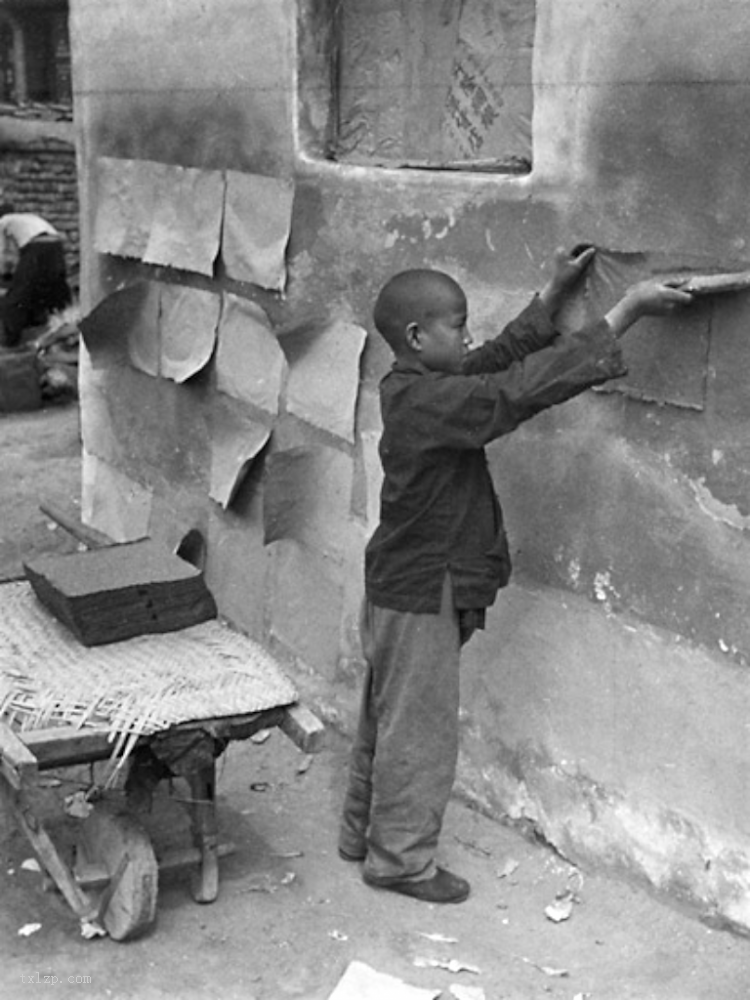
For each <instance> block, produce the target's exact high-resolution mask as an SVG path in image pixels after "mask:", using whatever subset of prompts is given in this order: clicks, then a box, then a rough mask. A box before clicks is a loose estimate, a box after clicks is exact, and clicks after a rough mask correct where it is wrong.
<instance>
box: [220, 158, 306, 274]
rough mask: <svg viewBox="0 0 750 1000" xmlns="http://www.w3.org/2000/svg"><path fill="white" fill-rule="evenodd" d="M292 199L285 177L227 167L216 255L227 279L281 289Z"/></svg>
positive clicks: (292, 185)
mask: <svg viewBox="0 0 750 1000" xmlns="http://www.w3.org/2000/svg"><path fill="white" fill-rule="evenodd" d="M293 201H294V184H293V182H292V181H290V180H285V179H283V178H278V177H263V176H261V175H260V174H243V173H239V172H238V171H236V170H228V171H227V192H226V204H225V209H224V227H223V231H222V237H221V253H222V257H223V259H224V264H225V266H226V269H227V274H228V275H229V277H230V278H234V279H236V280H237V281H248V282H251V283H252V284H254V285H260V286H261V288H270V289H272V290H275V291H283V290H284V285H285V284H286V260H285V257H286V245H287V242H288V240H289V231H290V228H291V224H292V203H293Z"/></svg>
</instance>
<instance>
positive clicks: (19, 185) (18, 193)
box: [0, 139, 80, 286]
mask: <svg viewBox="0 0 750 1000" xmlns="http://www.w3.org/2000/svg"><path fill="white" fill-rule="evenodd" d="M0 200H2V201H10V202H12V203H13V204H14V205H15V207H16V208H17V209H18V211H20V212H36V213H37V214H38V215H41V216H43V217H44V218H45V219H47V221H48V222H50V223H52V225H53V226H55V228H56V229H58V230H59V231H60V232H61V233H62V234H63V235H64V236H65V250H66V257H67V261H68V269H69V272H70V274H71V278H72V283H73V284H75V285H76V286H77V284H78V281H77V278H78V266H79V252H80V236H79V226H78V180H77V171H76V153H75V147H74V146H73V145H71V144H70V143H67V142H63V141H61V140H59V139H39V140H36V141H34V142H30V143H27V144H24V145H18V146H13V147H10V148H3V149H0Z"/></svg>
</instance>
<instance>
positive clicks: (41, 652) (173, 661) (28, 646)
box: [0, 582, 297, 750]
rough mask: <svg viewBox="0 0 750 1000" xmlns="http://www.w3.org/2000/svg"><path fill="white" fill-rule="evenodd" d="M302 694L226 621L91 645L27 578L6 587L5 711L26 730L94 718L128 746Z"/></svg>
mask: <svg viewBox="0 0 750 1000" xmlns="http://www.w3.org/2000/svg"><path fill="white" fill-rule="evenodd" d="M296 700H297V692H296V691H295V689H294V686H293V685H292V683H291V682H290V681H289V679H288V678H287V677H286V676H285V675H284V674H283V673H282V672H281V670H280V668H279V666H278V665H277V664H276V662H275V660H274V659H273V657H272V656H271V655H270V654H269V653H268V652H267V651H266V650H265V649H263V647H262V646H260V645H259V644H258V643H256V642H254V641H253V640H252V639H249V638H248V637H247V636H243V635H241V634H240V633H238V632H234V631H233V630H231V629H230V628H229V627H227V626H226V625H222V624H221V623H219V622H217V621H210V622H204V623H203V624H201V625H194V626H192V627H191V628H186V629H182V630H181V631H179V632H169V633H165V634H161V635H145V636H138V637H136V638H134V639H128V640H127V641H125V642H117V643H112V644H111V645H107V646H96V647H91V648H87V647H85V646H82V645H80V643H79V642H78V641H77V640H76V639H75V637H74V636H73V635H72V634H71V633H70V632H69V631H68V630H67V628H66V627H65V626H64V625H62V624H61V623H60V622H58V621H57V620H56V619H55V618H53V617H52V616H51V615H50V614H49V612H48V611H46V609H45V608H44V607H43V606H42V605H41V604H40V603H39V601H38V600H37V598H36V597H35V595H34V593H33V591H32V589H31V587H30V586H29V585H28V584H27V583H26V582H21V583H8V584H3V585H1V586H0V718H2V719H4V720H5V721H6V722H9V723H10V725H12V726H13V727H14V728H15V729H17V730H29V729H41V728H46V727H48V726H54V725H60V724H68V725H74V726H82V725H86V726H87V727H90V728H94V729H97V730H100V731H102V730H103V731H106V732H108V733H109V734H110V738H111V739H112V740H117V742H118V743H119V749H120V750H122V749H123V741H124V740H126V739H127V740H128V742H130V741H132V740H133V739H134V738H135V737H137V736H138V735H142V734H146V735H148V734H151V733H155V732H160V731H163V730H165V729H168V728H169V727H170V726H172V725H175V724H176V723H179V722H192V721H195V720H204V719H211V718H216V717H222V716H227V715H241V714H245V713H252V712H258V711H261V710H263V709H269V708H276V707H279V706H283V705H289V704H291V703H292V702H294V701H296Z"/></svg>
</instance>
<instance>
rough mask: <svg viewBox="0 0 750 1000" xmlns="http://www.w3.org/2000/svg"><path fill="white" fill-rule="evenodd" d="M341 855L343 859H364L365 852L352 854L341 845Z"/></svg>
mask: <svg viewBox="0 0 750 1000" xmlns="http://www.w3.org/2000/svg"><path fill="white" fill-rule="evenodd" d="M339 857H340V858H341V860H342V861H364V860H365V854H364V852H363V853H362V854H351V853H350V852H349V851H345V850H344V848H343V847H339Z"/></svg>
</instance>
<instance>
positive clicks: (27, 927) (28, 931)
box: [18, 924, 42, 937]
mask: <svg viewBox="0 0 750 1000" xmlns="http://www.w3.org/2000/svg"><path fill="white" fill-rule="evenodd" d="M41 929H42V925H41V924H24V925H23V927H19V928H18V936H19V937H30V936H31V935H32V934H36V932H37V931H40V930H41Z"/></svg>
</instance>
